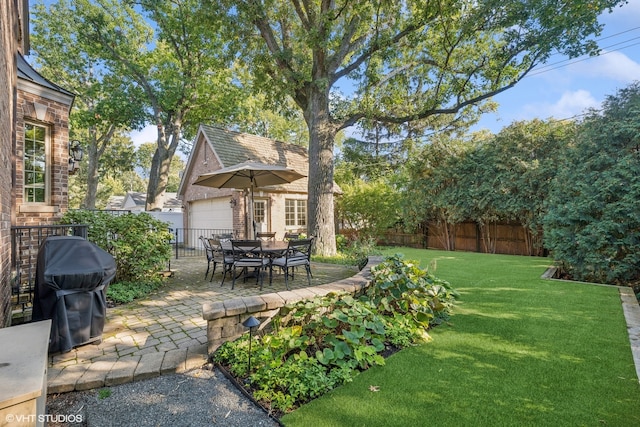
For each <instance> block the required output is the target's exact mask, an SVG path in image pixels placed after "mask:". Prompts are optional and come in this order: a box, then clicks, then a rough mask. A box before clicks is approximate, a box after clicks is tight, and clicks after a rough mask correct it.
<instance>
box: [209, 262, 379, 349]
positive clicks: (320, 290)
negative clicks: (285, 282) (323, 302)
mask: <svg viewBox="0 0 640 427" xmlns="http://www.w3.org/2000/svg"><path fill="white" fill-rule="evenodd" d="M382 259H383V258H382V257H369V260H368V262H367V265H366V266H365V267H364V268H363V269H362V270H361V271H360V272H359V273H357V274H356V275H355V276H352V277H350V278H348V279H343V280H339V281H337V282H332V283H327V284H324V285H320V286H312V287H308V288H301V289H295V290H291V291H284V292H274V293H271V294H264V295H257V296H251V297H240V298H233V299H229V300H226V301H218V302H213V303H206V304H203V305H202V317H203V318H204V319H205V320H206V321H207V353H208V354H209V355H211V354H213V352H215V351H216V350H217V349H218V347H220V346H221V345H222V344H224V343H225V342H227V341H233V340H235V339H236V338H239V337H240V336H241V335H242V334H244V333H245V332H247V328H245V327H244V326H243V325H242V322H244V321H245V320H246V319H247V318H249V317H250V316H254V317H255V318H257V319H258V320H259V321H260V327H259V330H263V329H265V328H267V327H268V326H269V325H270V323H271V320H272V319H273V317H274V316H276V315H277V314H278V313H280V309H281V308H282V307H284V306H285V305H286V304H291V303H296V302H298V301H302V300H305V299H313V298H315V297H317V296H324V295H327V294H329V293H332V292H333V293H340V292H342V293H350V294H352V295H355V294H357V293H359V292H360V291H362V290H363V289H365V288H367V287H368V286H369V285H370V284H371V267H373V266H374V265H377V264H380V263H381V262H382Z"/></svg>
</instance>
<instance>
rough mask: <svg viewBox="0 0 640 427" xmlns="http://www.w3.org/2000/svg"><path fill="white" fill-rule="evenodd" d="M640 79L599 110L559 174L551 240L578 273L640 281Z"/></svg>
mask: <svg viewBox="0 0 640 427" xmlns="http://www.w3.org/2000/svg"><path fill="white" fill-rule="evenodd" d="M638 111H640V83H634V84H632V85H631V86H629V87H628V88H626V89H623V90H620V91H619V92H618V93H617V94H616V96H609V97H607V99H606V100H605V102H604V104H603V110H602V111H591V112H590V113H589V114H588V115H587V117H586V118H585V120H584V122H583V123H582V124H581V125H580V127H579V134H578V138H577V139H576V142H575V144H573V145H572V146H570V147H569V148H568V149H567V150H566V151H565V159H564V162H563V164H561V167H560V169H559V172H558V175H557V178H556V180H555V181H554V186H553V191H552V192H551V194H550V196H549V199H548V203H549V210H548V213H547V215H546V216H545V220H544V236H545V244H546V246H547V247H548V248H549V249H550V250H551V252H552V254H553V256H554V258H555V259H556V261H558V263H560V264H561V265H562V266H563V267H564V268H565V269H566V271H567V272H568V273H569V274H571V275H572V276H573V277H574V278H575V279H578V280H585V281H594V282H601V283H612V284H627V285H628V284H633V283H637V282H639V281H640V268H639V267H638V266H639V265H640V210H638V200H639V199H640V150H639V149H638V148H639V147H640V136H639V135H640V120H639V118H638V117H639V116H638Z"/></svg>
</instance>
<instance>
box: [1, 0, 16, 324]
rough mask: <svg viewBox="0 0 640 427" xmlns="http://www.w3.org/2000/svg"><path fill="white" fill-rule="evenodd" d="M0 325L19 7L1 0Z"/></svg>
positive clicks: (5, 320) (7, 290)
mask: <svg viewBox="0 0 640 427" xmlns="http://www.w3.org/2000/svg"><path fill="white" fill-rule="evenodd" d="M0 1H1V3H2V7H0V164H1V165H2V167H0V327H4V326H8V325H9V322H10V321H11V187H12V181H11V174H12V168H11V164H12V163H13V142H14V137H15V133H14V127H13V123H14V101H13V100H14V94H15V87H16V64H15V54H16V52H17V50H18V48H19V39H20V37H19V35H18V28H19V27H18V10H16V9H15V7H16V3H15V2H13V1H5V0H0Z"/></svg>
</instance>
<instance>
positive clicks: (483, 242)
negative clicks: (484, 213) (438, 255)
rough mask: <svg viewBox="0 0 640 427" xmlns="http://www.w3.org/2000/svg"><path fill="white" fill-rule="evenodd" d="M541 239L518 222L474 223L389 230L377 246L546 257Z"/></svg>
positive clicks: (438, 224) (424, 225) (429, 225)
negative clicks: (408, 231) (408, 230)
mask: <svg viewBox="0 0 640 427" xmlns="http://www.w3.org/2000/svg"><path fill="white" fill-rule="evenodd" d="M345 234H352V233H348V232H346V233H345ZM540 239H541V233H540V236H537V237H536V236H532V235H531V233H530V232H529V231H528V230H527V229H525V228H524V227H523V226H522V225H521V224H517V223H491V224H488V225H484V226H481V225H479V224H477V223H475V222H463V223H459V224H445V223H437V222H431V223H424V224H422V225H421V226H420V227H418V230H417V231H416V232H415V233H405V232H402V231H399V230H389V231H387V232H386V233H384V235H382V236H381V237H380V238H379V239H378V243H379V244H380V245H387V246H407V247H412V248H430V249H441V250H450V251H467V252H481V253H494V254H508V255H537V256H546V255H547V253H546V250H545V249H544V248H543V247H542V245H541V243H540Z"/></svg>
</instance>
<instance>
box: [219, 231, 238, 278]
mask: <svg viewBox="0 0 640 427" xmlns="http://www.w3.org/2000/svg"><path fill="white" fill-rule="evenodd" d="M219 242H220V251H221V252H222V256H223V259H224V264H223V266H224V269H223V271H222V282H220V286H222V285H224V281H225V279H226V278H227V273H229V272H231V270H233V261H234V259H233V246H232V245H231V239H220V240H219Z"/></svg>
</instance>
